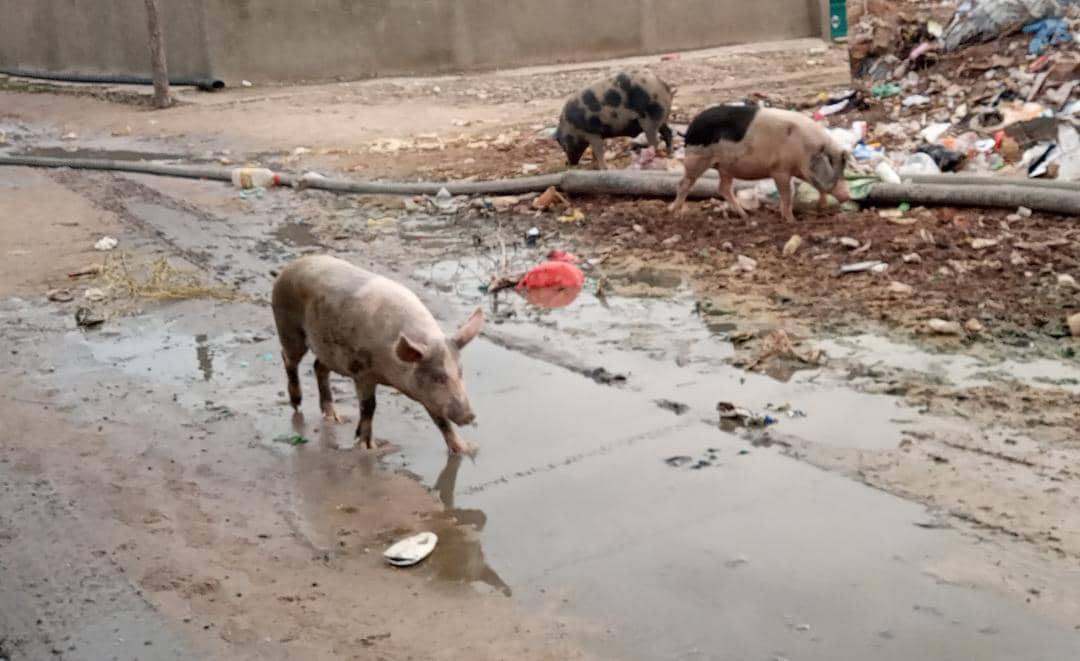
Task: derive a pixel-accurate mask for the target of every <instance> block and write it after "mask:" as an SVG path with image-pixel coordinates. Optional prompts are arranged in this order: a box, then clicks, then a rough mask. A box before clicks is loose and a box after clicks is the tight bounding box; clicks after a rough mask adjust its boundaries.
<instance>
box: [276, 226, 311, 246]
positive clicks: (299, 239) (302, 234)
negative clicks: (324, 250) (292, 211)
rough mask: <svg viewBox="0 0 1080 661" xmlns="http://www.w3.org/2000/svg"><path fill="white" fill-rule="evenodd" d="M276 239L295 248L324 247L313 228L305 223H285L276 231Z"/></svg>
mask: <svg viewBox="0 0 1080 661" xmlns="http://www.w3.org/2000/svg"><path fill="white" fill-rule="evenodd" d="M274 238H276V239H277V240H278V241H280V242H281V243H284V244H285V245H287V246H292V247H293V248H307V247H322V244H321V243H320V242H319V239H318V237H316V236H315V233H314V232H313V231H312V230H311V226H310V225H306V224H304V223H285V224H284V225H282V226H281V227H279V228H277V229H276V230H274Z"/></svg>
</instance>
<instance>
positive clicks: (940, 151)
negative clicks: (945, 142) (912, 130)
mask: <svg viewBox="0 0 1080 661" xmlns="http://www.w3.org/2000/svg"><path fill="white" fill-rule="evenodd" d="M917 153H920V154H926V155H927V156H929V157H930V158H932V159H934V165H936V166H937V167H938V169H939V170H940V171H942V172H956V171H957V170H958V169H960V166H962V165H963V164H964V161H965V160H966V157H965V156H964V154H962V153H961V152H958V151H952V150H950V149H946V148H945V147H944V146H942V145H936V144H935V145H923V146H921V147H919V149H918V152H917Z"/></svg>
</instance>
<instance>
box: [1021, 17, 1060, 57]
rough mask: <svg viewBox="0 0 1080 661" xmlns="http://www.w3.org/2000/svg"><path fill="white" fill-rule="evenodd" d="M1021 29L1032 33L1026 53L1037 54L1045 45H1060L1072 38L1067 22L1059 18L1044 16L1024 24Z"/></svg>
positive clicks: (1044, 48)
mask: <svg viewBox="0 0 1080 661" xmlns="http://www.w3.org/2000/svg"><path fill="white" fill-rule="evenodd" d="M1021 31H1022V32H1025V33H1027V34H1031V35H1032V37H1031V43H1030V44H1028V55H1038V54H1040V53H1042V52H1043V51H1044V50H1046V47H1047V46H1060V45H1062V44H1067V43H1069V42H1071V41H1072V39H1073V36H1072V33H1071V32H1070V31H1069V24H1068V23H1067V22H1066V21H1065V20H1064V19H1061V18H1044V19H1042V20H1041V21H1035V22H1034V23H1031V24H1029V25H1025V26H1024V28H1023V30H1021Z"/></svg>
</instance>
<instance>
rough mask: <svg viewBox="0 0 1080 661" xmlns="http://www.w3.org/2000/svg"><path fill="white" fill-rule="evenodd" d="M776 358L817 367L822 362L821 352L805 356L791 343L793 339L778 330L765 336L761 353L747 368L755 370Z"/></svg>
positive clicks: (813, 352) (817, 351)
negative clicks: (763, 363) (769, 359)
mask: <svg viewBox="0 0 1080 661" xmlns="http://www.w3.org/2000/svg"><path fill="white" fill-rule="evenodd" d="M774 356H779V357H781V358H790V359H793V360H796V361H798V362H800V363H804V364H806V365H817V364H818V363H820V362H821V356H822V354H821V351H819V350H814V351H812V352H810V353H808V354H803V353H802V352H800V351H799V350H798V349H796V348H795V343H794V342H792V341H791V337H790V336H789V335H788V334H787V332H785V331H784V330H782V329H777V330H774V331H773V332H771V333H769V334H768V335H766V336H765V339H764V340H762V343H761V352H760V353H759V354H758V357H757V358H755V359H754V361H753V362H751V363H750V364H749V365H747V366H746V369H747V370H748V371H749V370H753V369H754V368H755V367H757V366H758V365H760V364H761V363H762V362H764V361H765V360H767V359H768V358H771V357H774Z"/></svg>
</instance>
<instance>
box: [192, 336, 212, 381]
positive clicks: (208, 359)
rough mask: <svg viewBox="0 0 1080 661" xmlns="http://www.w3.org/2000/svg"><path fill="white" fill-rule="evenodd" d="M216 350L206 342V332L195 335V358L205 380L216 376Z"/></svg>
mask: <svg viewBox="0 0 1080 661" xmlns="http://www.w3.org/2000/svg"><path fill="white" fill-rule="evenodd" d="M213 359H214V350H213V349H211V348H210V346H209V345H207V344H206V334H205V333H199V334H198V335H196V336H195V360H196V361H197V362H198V363H199V371H200V372H202V375H203V381H209V380H210V379H212V378H214V365H213Z"/></svg>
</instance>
